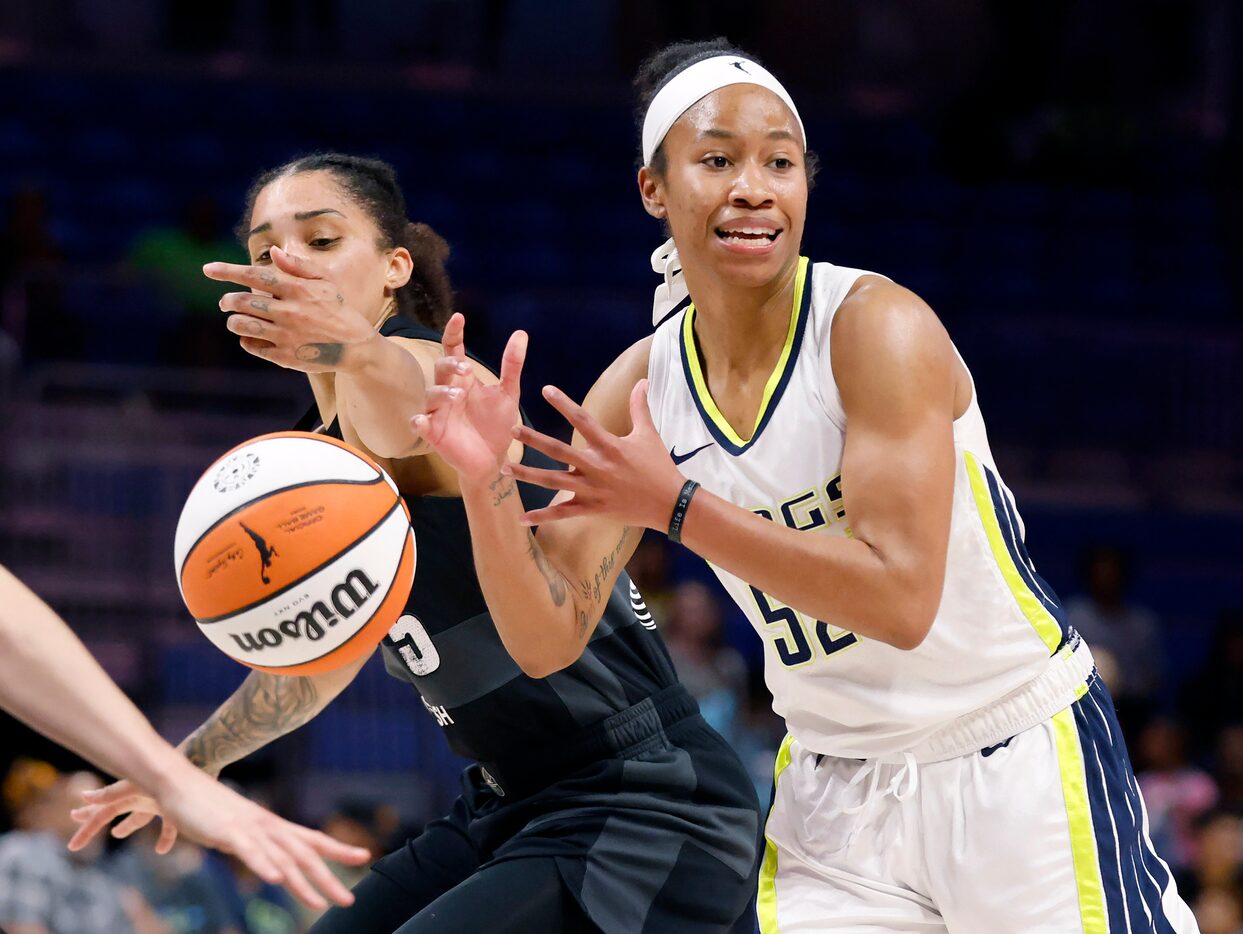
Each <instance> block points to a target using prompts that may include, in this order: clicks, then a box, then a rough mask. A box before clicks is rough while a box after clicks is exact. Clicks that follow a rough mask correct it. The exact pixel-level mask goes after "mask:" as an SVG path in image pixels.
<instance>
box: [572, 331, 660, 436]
mask: <svg viewBox="0 0 1243 934" xmlns="http://www.w3.org/2000/svg"><path fill="white" fill-rule="evenodd" d="M651 353H652V335H650V334H649V335H648V336H646V337H644V338H642V339H641V340H638V341H635V342H634V343H633V344H631V345H630V346H629V347H627V348H626V349H625V350H624V351H622V353H621V355H620V356H619V357H618V358H617V359H616V360H614V361H613V362H612V363H611V364H609V367H608V369H607V370H605V371H604V372H603V373H602V374H600V378H599V379H598V380H596V384H595V385H594V386H592V387H591V391H590V392H589V393H587V398H586V399H585V400H584V401H583V408H585V409H586V410H587V411H588V412H590V413H591V415H592V417H593V418H595V419H596V420H597V421H598V422H600V424H601V425H603V426H604V427H605V428H607V429H608V430H609V431H611V432H612V433H613V434H620V435H624V434H629V433H630V430H631V428H632V427H633V426H632V425H631V424H630V393H631V391H632V390H633V389H634V387H635V384H636V383H637V382H638V381H639V380H641V379H643V378H644V377H646V376H647V362H648V358H649V357H650V356H651Z"/></svg>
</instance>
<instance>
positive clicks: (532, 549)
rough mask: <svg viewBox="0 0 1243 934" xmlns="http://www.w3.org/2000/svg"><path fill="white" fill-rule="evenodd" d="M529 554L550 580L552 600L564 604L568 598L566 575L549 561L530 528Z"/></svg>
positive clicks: (546, 578)
mask: <svg viewBox="0 0 1243 934" xmlns="http://www.w3.org/2000/svg"><path fill="white" fill-rule="evenodd" d="M527 554H529V555H530V556H531V560H532V561H534V562H535V566H536V567H537V568H539V571H540V573H541V574H543V575H544V580H545V581H547V582H548V595H549V596H550V597H552V602H553V603H554V604H556V605H557V606H564V605H565V598H566V588H565V577H564V576H563V575H562V574H561V572H560V571H558V570H557V569H556V568H554V567H553V566H552V565H551V564H550V563H549V561H548V558H547V557H546V556H545V555H544V552H543V551H542V550H541V549H540V546H539V545H538V544H536V541H535V536H534V535H533V534H532V532H531V530H530V529H528V530H527Z"/></svg>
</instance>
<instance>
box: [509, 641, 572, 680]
mask: <svg viewBox="0 0 1243 934" xmlns="http://www.w3.org/2000/svg"><path fill="white" fill-rule="evenodd" d="M583 648H584V646H583V645H579V644H574V645H541V646H538V647H535V646H533V647H531V648H528V649H524V650H521V651H512V650H511V651H510V655H512V656H513V659H514V661H515V662H517V664H518V667H519V668H520V669H522V673H523V674H524V675H526V676H527V677H528V678H535V679H537V680H538V679H540V678H547V677H548V676H549V675H555V674H556V673H557V672H558V671H561V670H562V669H565V668H569V667H570V666H571V665H573V664H574V663H575V662H576V661H578V659H579V657H580V656H581V655H582V654H583Z"/></svg>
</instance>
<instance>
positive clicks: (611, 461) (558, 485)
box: [501, 379, 686, 532]
mask: <svg viewBox="0 0 1243 934" xmlns="http://www.w3.org/2000/svg"><path fill="white" fill-rule="evenodd" d="M544 398H545V399H547V400H548V402H549V404H550V405H551V406H552V407H553V408H555V409H556V410H557V411H558V412H560V413H561V414H562V415H564V416H565V418H566V420H567V421H568V422H569V423H570V424H571V425H573V426H574V429H575V431H576V432H577V433H578V434H579V436H580V437H581V438H582V440H583V441H585V442H586V444H585V445H583V446H580V447H571V446H570V445H568V444H566V443H564V442H563V441H558V440H557V439H556V438H553V437H550V436H549V435H545V434H541V433H540V432H538V431H536V430H535V429H533V428H529V427H527V426H525V425H519V426H518V427H516V428H515V429H514V437H515V438H517V439H518V440H519V441H521V442H522V443H523V444H526V445H530V446H531V447H533V448H535V449H536V450H537V451H541V452H543V453H544V454H547V455H548V456H549V457H551V458H552V459H553V460H558V461H561V462H562V463H564V464H566V465H568V466H569V468H570V469H569V470H543V469H540V468H538V467H528V466H526V465H525V464H512V463H511V464H506V465H505V466H504V467H502V468H501V472H502V473H506V474H509V475H510V476H513V477H514V478H516V479H518V480H523V481H526V482H527V483H534V484H535V485H536V486H542V487H544V488H546V489H549V490H567V491H569V492H570V493H573V494H574V495H573V498H571V499H565V500H561V501H559V502H555V503H553V504H552V505H551V506H546V507H544V508H543V509H533V510H531V511H530V512H528V513H526V514H525V515H524V516H523V521H524V522H525V523H526V524H527V525H541V524H543V523H545V522H555V521H556V520H558V519H569V518H571V517H573V516H589V515H590V516H604V517H607V518H610V519H614V520H616V521H618V522H622V523H625V524H626V525H631V526H636V525H637V526H644V527H646V528H649V529H656V530H657V531H661V532H663V531H665V529H667V528H668V526H669V518H670V516H671V515H672V514H673V507H674V506H675V505H676V503H677V499H678V493H679V492H681V489H682V484H683V483H685V482H686V478H685V477H683V476H682V474H681V472H680V471H679V470H678V468H677V467H676V466H674V463H673V460H672V459H671V458H670V457H669V452H668V451H666V450H665V446H664V443H663V442H662V441H661V439H660V435H659V434H658V433H657V431H656V426H655V425H654V424H653V423H652V415H651V413H650V412H649V411H648V407H647V380H646V379H641V380H639V382H637V383H636V384H635V387H634V389H632V390H631V391H630V420H631V424H632V426H633V427H632V428H631V431H630V434H628V435H626V436H624V437H619V436H617V435H615V434H612V433H611V432H609V431H608V430H607V429H605V428H604V426H602V425H601V424H600V423H599V422H598V421H596V420H595V419H594V418H593V417H592V416H591V415H590V414H588V412H587V411H586V410H585V409H584V408H583V407H582V406H580V405H578V404H577V403H576V402H574V401H573V400H572V399H571V398H570V397H569V396H567V395H566V394H565V393H563V392H562V391H561V390H560V389H557V388H556V387H555V386H545V387H544Z"/></svg>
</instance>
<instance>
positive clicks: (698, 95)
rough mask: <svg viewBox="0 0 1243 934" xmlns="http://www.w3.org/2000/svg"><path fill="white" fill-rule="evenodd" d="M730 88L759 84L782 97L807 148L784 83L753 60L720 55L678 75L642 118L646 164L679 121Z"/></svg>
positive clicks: (697, 63) (663, 89)
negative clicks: (718, 91)
mask: <svg viewBox="0 0 1243 934" xmlns="http://www.w3.org/2000/svg"><path fill="white" fill-rule="evenodd" d="M731 84H758V85H759V86H760V87H762V88H768V90H770V91H772V92H773V93H774V94H776V95H777V96H778V97H780V98H781V100H782V101H783V102H784V103H785V105H786V106H787V107H789V108H790V113H792V114H794V119H795V120H797V121H798V129H799V132H800V133H802V134H803V146H804V147H806V146H807V131H806V130H805V129H804V128H803V120H802V118H801V117H800V116H799V115H798V108H796V107H795V106H794V101H793V100H791V99H790V95H789V94H788V93H786V89H785V88H783V87H782V86H781V82H780V81H778V80H777V79H776V78H774V77H773V76H772V75H771V74H770V73H769V72H768V71H766V70H765V69H764V68H762V67H760V66H759V65H757V64H756V63H755V62H753V61H751V60H750V59H746V58H740V57H739V56H737V55H717V56H715V57H714V58H706V59H704V60H703V61H702V62H696V63H695V64H694V65H691V66H690V67H689V68H686V69H684V70H682V71H680V72H678V73H677V74H676V75H674V76H673V77H672V78H670V79H669V82H668V83H667V84H666V85H665V86H664V87H663V88H661V89H660V90H659V91H658V92H657V93H656V96H655V97H654V98H652V103H651V104H650V105H648V108H647V115H646V116H645V117H644V118H643V164H644V165H651V164H652V156H653V155H655V153H656V150H657V148H658V147H659V146H660V144H661V143H662V142H663V141H664V139H665V134H666V133H668V132H669V128H670V127H671V126H673V125H674V123H676V122H677V119H678V117H680V116H682V114H684V113H686V112H687V111H688V110H690V109H691V108H692V107H694V106H695V104H696V103H698V102H699V101H700V100H702V99H703V98H705V97H707V96H708V95H709V94H711V93H712V92H713V91H717V90H720V89H721V88H724V87H729V85H731Z"/></svg>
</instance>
